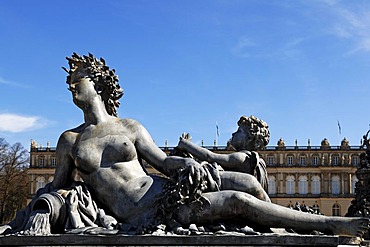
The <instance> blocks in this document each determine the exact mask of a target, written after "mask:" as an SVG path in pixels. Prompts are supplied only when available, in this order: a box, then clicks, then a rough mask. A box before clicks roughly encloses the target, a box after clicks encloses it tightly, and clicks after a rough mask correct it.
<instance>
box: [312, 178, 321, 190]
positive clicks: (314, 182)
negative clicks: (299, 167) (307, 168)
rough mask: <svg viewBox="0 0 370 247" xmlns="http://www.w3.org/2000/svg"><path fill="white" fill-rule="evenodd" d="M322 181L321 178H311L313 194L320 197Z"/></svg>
mask: <svg viewBox="0 0 370 247" xmlns="http://www.w3.org/2000/svg"><path fill="white" fill-rule="evenodd" d="M320 187H321V179H320V177H319V176H317V175H315V176H312V177H311V193H312V194H314V195H318V194H320V193H321V188H320Z"/></svg>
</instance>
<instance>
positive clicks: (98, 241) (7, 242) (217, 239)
mask: <svg viewBox="0 0 370 247" xmlns="http://www.w3.org/2000/svg"><path fill="white" fill-rule="evenodd" d="M362 244H364V243H362ZM0 245H1V246H15V245H16V246H48V245H53V246H112V245H113V246H127V245H131V246H143V245H147V246H153V245H167V246H168V245H172V246H182V245H186V246H199V245H208V246H213V245H215V246H216V245H217V246H230V245H234V246H237V245H243V246H359V245H361V239H360V238H349V237H339V236H326V235H321V236H314V235H291V234H283V235H282V234H264V235H254V236H246V235H243V236H241V235H238V236H234V235H191V236H178V235H172V236H153V235H142V236H137V235H136V236H128V235H104V236H103V235H80V234H62V235H49V236H16V235H8V236H0Z"/></svg>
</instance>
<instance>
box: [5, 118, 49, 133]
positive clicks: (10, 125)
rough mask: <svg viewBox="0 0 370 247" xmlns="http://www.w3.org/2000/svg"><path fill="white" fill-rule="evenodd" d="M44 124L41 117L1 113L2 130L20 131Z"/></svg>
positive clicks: (37, 127) (36, 127)
mask: <svg viewBox="0 0 370 247" xmlns="http://www.w3.org/2000/svg"><path fill="white" fill-rule="evenodd" d="M44 125H45V123H44V121H42V119H41V118H40V117H36V116H21V115H16V114H9V113H5V114H0V131H4V132H13V133H19V132H25V131H29V130H33V129H39V128H41V127H43V126H44Z"/></svg>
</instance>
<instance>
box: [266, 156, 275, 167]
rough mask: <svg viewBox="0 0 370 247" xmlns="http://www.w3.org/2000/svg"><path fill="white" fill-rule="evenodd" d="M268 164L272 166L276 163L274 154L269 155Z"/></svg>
mask: <svg viewBox="0 0 370 247" xmlns="http://www.w3.org/2000/svg"><path fill="white" fill-rule="evenodd" d="M267 164H268V165H270V166H271V165H273V164H274V156H268V157H267Z"/></svg>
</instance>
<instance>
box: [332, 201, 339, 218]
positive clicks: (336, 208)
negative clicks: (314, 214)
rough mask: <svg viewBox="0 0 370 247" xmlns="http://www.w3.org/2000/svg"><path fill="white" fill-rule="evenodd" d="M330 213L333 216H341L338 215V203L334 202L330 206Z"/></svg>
mask: <svg viewBox="0 0 370 247" xmlns="http://www.w3.org/2000/svg"><path fill="white" fill-rule="evenodd" d="M332 215H333V216H341V215H340V205H339V203H335V204H334V205H333V208H332Z"/></svg>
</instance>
